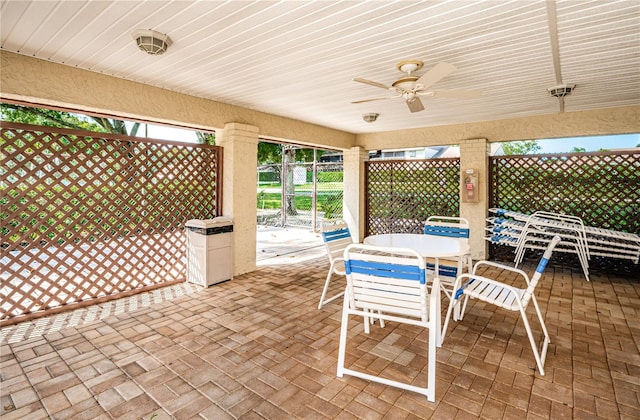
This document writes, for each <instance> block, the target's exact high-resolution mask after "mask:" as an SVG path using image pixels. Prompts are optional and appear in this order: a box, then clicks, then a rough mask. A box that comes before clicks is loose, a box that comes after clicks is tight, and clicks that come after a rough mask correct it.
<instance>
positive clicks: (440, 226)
mask: <svg viewBox="0 0 640 420" xmlns="http://www.w3.org/2000/svg"><path fill="white" fill-rule="evenodd" d="M424 233H425V234H426V235H434V236H448V237H452V238H465V239H469V222H468V221H467V219H465V218H463V217H448V216H430V217H429V218H428V219H427V221H426V222H425V224H424Z"/></svg>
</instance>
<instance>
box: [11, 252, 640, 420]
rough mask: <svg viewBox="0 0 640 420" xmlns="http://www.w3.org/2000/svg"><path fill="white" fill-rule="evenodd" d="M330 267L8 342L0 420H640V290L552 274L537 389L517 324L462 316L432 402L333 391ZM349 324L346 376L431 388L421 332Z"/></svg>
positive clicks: (251, 280)
mask: <svg viewBox="0 0 640 420" xmlns="http://www.w3.org/2000/svg"><path fill="white" fill-rule="evenodd" d="M327 268H328V261H327V259H326V257H324V256H320V257H316V258H314V259H310V260H306V261H299V262H298V261H295V259H294V260H292V261H289V263H288V264H284V263H277V264H275V265H262V266H260V267H259V268H258V270H256V271H254V272H252V273H248V274H244V275H241V276H237V277H236V278H234V279H233V280H232V281H229V282H225V283H221V284H218V285H215V286H212V287H210V288H208V289H201V288H197V287H196V288H190V287H186V286H183V289H182V292H180V293H175V292H169V291H163V292H160V293H165V294H169V293H173V295H172V296H171V299H154V298H153V295H150V296H151V297H150V298H148V299H147V300H146V301H145V302H146V303H148V304H144V305H142V304H139V303H137V304H136V305H134V306H135V307H133V308H132V307H131V306H132V305H129V304H127V305H129V306H127V307H125V308H124V309H122V310H115V309H113V310H111V312H110V313H109V314H108V315H107V316H105V317H103V318H102V319H100V317H97V316H94V317H93V318H92V319H84V321H83V322H76V323H75V325H74V324H73V323H70V322H69V323H67V324H65V325H63V326H62V328H58V329H57V330H56V329H46V328H43V329H42V331H40V334H31V335H30V336H31V338H22V339H20V340H17V341H15V340H14V341H15V342H9V341H10V340H9V338H10V336H12V335H10V334H7V333H6V331H4V332H3V334H2V335H1V337H2V340H3V341H2V343H1V347H0V350H1V353H0V354H1V356H0V388H1V391H0V396H1V399H2V407H0V409H1V411H0V412H1V413H2V418H3V419H4V418H6V419H23V418H29V419H39V418H59V419H68V418H96V419H99V418H105V419H108V418H118V419H120V418H131V419H140V418H145V419H151V418H153V419H163V418H179V419H188V418H208V419H226V418H246V419H249V418H268V419H286V418H354V419H355V418H389V419H405V418H414V419H417V418H447V419H448V418H478V417H482V418H519V419H522V418H532V419H536V418H540V419H543V418H544V419H547V418H609V419H617V418H628V419H631V418H640V352H639V343H640V281H639V280H634V279H628V278H622V277H609V276H605V275H598V274H594V275H592V281H591V282H586V281H585V280H584V277H583V276H582V273H581V272H580V270H575V271H571V270H568V269H566V268H556V267H554V266H553V265H550V266H549V268H548V269H547V272H546V275H545V277H543V280H542V283H541V285H540V286H539V287H538V296H539V297H538V299H539V303H540V305H541V308H542V311H543V313H544V314H545V317H546V322H547V328H548V329H549V332H550V335H551V340H552V343H551V345H550V348H549V354H548V356H547V362H546V366H545V368H546V375H545V376H540V374H539V373H538V372H537V371H536V370H535V361H534V359H533V355H532V353H531V349H530V347H529V344H528V340H527V337H526V334H525V330H524V327H523V325H522V322H521V321H519V320H518V317H517V316H516V315H515V314H511V313H506V312H504V311H501V310H496V309H495V308H493V307H490V306H487V305H485V304H484V303H482V302H477V303H472V304H470V305H469V308H468V309H467V315H466V317H465V319H464V321H463V322H460V323H456V322H452V325H451V326H450V328H449V332H448V335H447V337H446V339H445V342H444V344H443V346H442V347H441V348H439V349H438V351H437V386H436V402H435V403H429V402H427V400H426V399H425V397H423V396H421V395H418V394H415V393H412V392H409V391H402V390H398V389H395V388H391V387H388V386H384V385H379V384H373V383H370V382H367V381H364V380H361V379H357V378H353V377H348V376H345V377H344V378H337V377H336V359H337V350H338V333H339V328H340V313H341V303H338V302H332V303H330V304H328V305H326V306H325V307H324V308H323V309H322V310H318V309H317V304H318V299H319V296H320V292H321V289H322V286H323V282H324V277H325V275H326V270H327ZM525 268H526V269H527V270H528V271H531V270H532V269H533V267H531V266H526V267H525ZM489 274H492V275H497V274H498V273H495V272H494V273H489ZM503 279H504V277H503ZM343 284H344V283H343V280H342V279H339V278H338V279H337V281H335V282H334V286H333V289H334V290H333V292H335V291H336V290H337V288H339V287H343ZM444 303H445V302H444V301H443V306H444V307H443V311H446V305H444ZM125 306H126V305H125ZM528 313H529V314H530V315H533V308H529V311H528ZM82 317H83V316H80V315H78V316H77V317H76V319H80V318H82ZM85 318H86V317H85ZM71 319H74V318H73V315H72V314H70V315H69V317H68V318H67V321H68V320H71ZM530 319H531V317H530ZM351 323H352V324H351V326H352V328H351V329H350V333H349V334H350V337H352V338H353V339H352V340H351V344H350V347H349V349H348V351H347V364H355V365H357V366H359V367H360V368H366V369H368V370H371V371H372V372H374V373H375V372H383V373H385V374H389V375H391V377H395V378H403V379H409V380H415V381H420V380H422V379H424V378H425V372H424V371H423V368H424V366H425V365H426V363H425V357H426V348H425V345H426V339H427V332H426V331H423V330H420V329H419V328H417V327H412V326H407V325H397V324H394V323H392V322H388V323H387V325H386V326H385V328H384V329H381V328H379V327H378V325H377V324H376V325H374V326H373V327H372V330H371V334H370V335H369V336H367V335H365V334H364V333H363V332H362V325H361V323H360V322H359V321H358V320H357V319H355V318H354V319H352V320H351ZM532 324H533V328H534V331H535V333H536V334H537V337H540V330H539V327H538V326H537V322H536V321H532ZM48 325H53V324H52V323H49V324H48ZM29 328H31V332H33V329H34V328H36V327H35V326H34V325H33V324H32V325H31V326H30V327H23V329H29ZM0 332H2V330H0ZM13 332H14V333H15V331H13Z"/></svg>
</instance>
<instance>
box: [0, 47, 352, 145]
mask: <svg viewBox="0 0 640 420" xmlns="http://www.w3.org/2000/svg"><path fill="white" fill-rule="evenodd" d="M0 66H1V68H2V71H1V72H0V96H1V97H2V98H7V99H14V100H24V101H29V102H34V103H40V104H45V105H52V106H59V107H64V108H71V109H76V110H79V111H85V112H98V113H105V114H110V115H117V116H120V117H121V118H130V119H140V120H145V121H153V122H160V123H167V124H174V125H179V126H186V127H191V128H201V129H208V130H213V129H221V128H223V127H224V126H225V124H226V123H229V122H237V123H242V124H248V125H253V126H255V127H260V136H262V137H267V138H276V139H291V140H295V141H296V142H298V143H303V144H318V145H322V146H324V147H330V148H344V149H347V148H350V147H352V146H353V145H354V144H355V135H353V134H349V133H345V132H343V131H339V130H334V129H331V128H326V127H321V126H319V125H314V124H309V123H305V122H302V121H297V120H293V119H290V118H284V117H279V116H276V115H271V114H267V113H264V112H258V111H253V110H250V109H246V108H241V107H237V106H233V105H227V104H223V103H221V102H214V101H210V100H207V99H202V98H197V97H195V96H189V95H184V94H181V93H176V92H172V91H168V90H165V89H159V88H155V87H152V86H148V85H144V84H141V83H136V82H130V81H127V80H124V79H118V78H115V77H111V76H106V75H103V74H99V73H95V72H90V71H86V70H80V69H76V68H74V67H70V66H64V65H61V64H55V63H50V62H48V61H44V60H38V59H35V58H31V57H26V56H23V55H19V54H14V53H10V52H6V51H0Z"/></svg>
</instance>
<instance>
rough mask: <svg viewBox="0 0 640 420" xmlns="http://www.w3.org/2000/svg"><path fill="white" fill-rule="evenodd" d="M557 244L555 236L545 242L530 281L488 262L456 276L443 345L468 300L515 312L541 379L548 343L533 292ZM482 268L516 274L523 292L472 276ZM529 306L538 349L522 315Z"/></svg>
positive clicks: (483, 262) (462, 313) (489, 279)
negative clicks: (456, 308) (539, 331)
mask: <svg viewBox="0 0 640 420" xmlns="http://www.w3.org/2000/svg"><path fill="white" fill-rule="evenodd" d="M560 241H561V238H560V237H559V236H555V237H553V238H552V239H551V240H550V241H549V244H548V245H547V247H546V249H545V251H544V254H543V256H542V259H541V260H540V262H539V263H538V267H537V268H536V271H535V273H534V274H533V276H531V278H529V276H528V275H527V274H526V273H525V272H524V271H522V270H519V269H517V268H513V267H510V266H508V265H503V264H498V263H494V262H491V261H479V262H477V263H476V265H475V266H474V267H473V273H471V274H462V275H461V276H459V277H458V278H457V279H456V282H455V285H454V290H455V294H454V297H453V299H451V302H450V303H449V308H448V309H447V317H446V319H445V322H444V327H443V336H442V340H443V341H444V336H445V335H446V332H447V327H448V325H449V319H450V318H451V315H452V314H453V319H454V320H455V321H457V320H460V321H461V320H462V319H463V318H464V313H465V310H466V308H467V303H468V301H469V298H472V299H478V300H481V301H483V302H486V303H489V304H492V305H495V306H499V307H501V308H504V309H506V310H508V311H512V312H519V313H520V316H521V317H522V322H523V323H524V327H525V329H526V331H527V336H528V338H529V344H530V345H531V350H532V351H533V356H534V358H535V359H536V365H537V366H538V371H539V372H540V375H544V362H545V360H546V358H547V349H548V347H549V343H550V342H551V339H550V338H549V333H548V332H547V327H546V326H545V324H544V319H543V318H542V313H541V312H540V307H539V306H538V302H537V301H536V296H535V288H536V286H537V285H538V283H539V281H540V278H541V277H542V274H543V273H544V270H545V268H546V267H547V263H548V262H549V259H550V258H551V254H552V252H553V249H554V248H555V247H556V245H558V244H559V243H560ZM482 266H489V267H491V268H493V269H495V268H497V269H501V270H504V271H506V272H511V273H517V274H519V275H520V276H522V277H523V279H524V284H523V286H524V288H518V287H515V286H512V285H510V284H506V283H503V282H501V281H498V280H496V279H491V278H487V277H483V276H479V275H477V274H476V273H477V271H478V268H479V267H482ZM530 302H533V306H534V308H535V311H536V315H537V316H538V321H539V322H540V326H541V328H542V334H543V339H542V344H541V345H539V344H538V343H537V342H536V340H535V339H534V337H533V332H532V330H531V326H530V325H529V321H528V318H527V313H526V311H527V307H528V305H529V303H530ZM460 305H461V306H462V307H461V308H459V311H454V310H453V308H454V306H460Z"/></svg>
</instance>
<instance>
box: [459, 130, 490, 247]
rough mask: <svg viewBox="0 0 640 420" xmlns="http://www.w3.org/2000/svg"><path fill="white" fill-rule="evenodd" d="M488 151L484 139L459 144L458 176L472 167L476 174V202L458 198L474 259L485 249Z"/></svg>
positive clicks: (463, 174) (462, 192) (463, 191)
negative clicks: (467, 225) (465, 221)
mask: <svg viewBox="0 0 640 420" xmlns="http://www.w3.org/2000/svg"><path fill="white" fill-rule="evenodd" d="M488 153H489V145H488V143H487V140H486V139H471V140H466V141H464V142H462V143H461V144H460V177H461V178H463V177H464V176H465V170H467V169H474V170H475V171H476V174H477V176H478V191H477V194H478V202H477V203H467V202H464V201H463V200H462V199H461V200H460V217H464V218H465V219H467V220H468V221H469V228H470V232H469V241H470V243H471V257H472V258H473V259H474V260H479V259H484V258H486V251H487V245H486V243H485V240H484V233H485V232H484V228H485V226H486V222H485V218H486V217H487V209H488V201H487V200H488V194H487V192H488V180H489V176H488V171H489V169H488V160H487V154H488ZM461 183H462V180H461ZM465 193H466V191H465V190H464V189H462V190H461V194H465Z"/></svg>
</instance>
